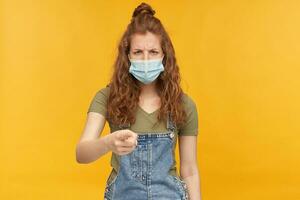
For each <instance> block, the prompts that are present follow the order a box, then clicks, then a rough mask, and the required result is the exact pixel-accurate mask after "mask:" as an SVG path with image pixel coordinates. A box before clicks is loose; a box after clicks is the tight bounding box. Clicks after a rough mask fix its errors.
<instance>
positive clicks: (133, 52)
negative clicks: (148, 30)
mask: <svg viewBox="0 0 300 200" xmlns="http://www.w3.org/2000/svg"><path fill="white" fill-rule="evenodd" d="M138 53H141V51H136V52H133V54H138Z"/></svg>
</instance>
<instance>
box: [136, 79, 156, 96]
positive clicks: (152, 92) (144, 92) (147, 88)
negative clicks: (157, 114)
mask: <svg viewBox="0 0 300 200" xmlns="http://www.w3.org/2000/svg"><path fill="white" fill-rule="evenodd" d="M140 87H141V94H140V96H142V97H146V98H147V97H156V96H158V92H157V88H156V81H153V82H152V83H150V84H146V85H145V84H142V83H140Z"/></svg>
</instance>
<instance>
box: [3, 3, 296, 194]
mask: <svg viewBox="0 0 300 200" xmlns="http://www.w3.org/2000/svg"><path fill="white" fill-rule="evenodd" d="M146 2H147V3H149V4H150V5H151V6H152V7H153V9H154V10H156V16H157V17H158V18H159V19H160V20H161V21H162V23H163V24H164V26H165V27H166V29H167V31H168V33H169V34H170V37H171V39H172V42H173V44H174V47H175V51H176V56H177V60H178V64H179V67H180V73H181V75H182V82H181V83H182V88H183V90H184V91H185V92H186V93H188V94H189V95H190V96H191V97H192V98H193V99H194V100H195V102H196V105H197V108H198V115H199V135H198V162H199V172H200V176H201V177H200V180H201V193H202V196H203V200H220V199H222V200H253V199H255V200H279V199H280V200H282V199H285V200H299V199H300V155H299V154H300V153H299V152H300V142H299V141H300V122H299V121H300V114H299V113H300V103H299V102H300V92H299V91H300V59H299V56H300V37H299V35H300V12H299V10H300V1H298V0H288V1H287V0H252V1H246V0H200V1H196V0H190V1H146ZM140 3H141V1H121V0H120V1H104V0H102V1H84V0H75V1H74V0H72V1H71V0H64V1H58V0H44V1H21V0H2V1H1V4H0V29H1V30H0V44H1V46H0V47H1V48H0V51H1V52H0V53H1V54H0V56H1V57H0V67H1V68H0V89H1V92H0V115H1V116H0V131H1V132H0V162H1V165H0V199H3V200H11V199H22V200H40V199H43V200H52V199H56V200H58V199H63V200H65V199H72V200H75V199H103V193H104V184H105V181H106V179H107V177H108V174H109V171H110V170H111V168H110V165H109V161H110V156H111V153H108V154H106V155H105V156H104V157H102V158H100V159H99V160H97V161H95V162H93V163H90V164H86V165H84V164H78V163H77V162H76V158H75V147H76V144H77V142H78V141H79V137H80V134H81V131H82V130H83V125H84V123H85V119H86V112H87V109H88V106H89V104H90V101H91V99H92V97H93V96H94V95H95V93H96V92H97V91H98V90H99V89H100V88H102V87H104V86H105V85H106V84H107V83H108V80H109V78H110V76H111V73H112V64H113V61H114V59H115V56H116V53H117V44H118V41H119V39H120V37H121V34H122V33H123V31H125V28H126V26H127V24H128V23H129V21H130V19H131V14H132V12H133V10H134V8H135V7H137V6H138V5H139V4H140ZM108 133H109V127H108V123H106V125H105V128H104V131H103V133H102V135H105V134H108ZM177 150H178V146H177ZM176 157H177V159H179V157H178V152H177V154H176Z"/></svg>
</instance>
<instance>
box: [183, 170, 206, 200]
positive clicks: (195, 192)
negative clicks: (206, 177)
mask: <svg viewBox="0 0 300 200" xmlns="http://www.w3.org/2000/svg"><path fill="white" fill-rule="evenodd" d="M180 176H181V178H182V179H183V181H184V182H185V183H186V184H187V189H188V195H189V200H201V199H202V198H201V192H200V176H199V172H198V169H193V170H192V171H190V172H188V173H181V174H180Z"/></svg>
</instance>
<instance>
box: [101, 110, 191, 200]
mask: <svg viewBox="0 0 300 200" xmlns="http://www.w3.org/2000/svg"><path fill="white" fill-rule="evenodd" d="M175 128H176V127H175V126H174V123H173V122H172V120H171V117H170V115H168V117H167V131H166V132H159V133H157V132H155V133H151V132H146V133H145V132H143V133H137V134H138V138H137V142H138V144H137V146H136V148H135V149H134V150H133V151H132V152H131V153H129V154H126V155H120V167H119V170H118V172H117V175H116V176H115V177H114V178H113V179H112V180H110V179H109V178H108V179H107V181H106V187H105V194H104V200H188V199H189V197H188V190H187V185H186V183H185V182H184V181H183V180H182V178H181V177H180V176H174V175H171V174H169V173H168V172H169V170H170V168H171V166H172V163H173V161H174V159H175V158H174V157H173V152H172V151H173V145H174V142H175V139H174V138H175V137H174V134H175V133H174V130H175Z"/></svg>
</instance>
